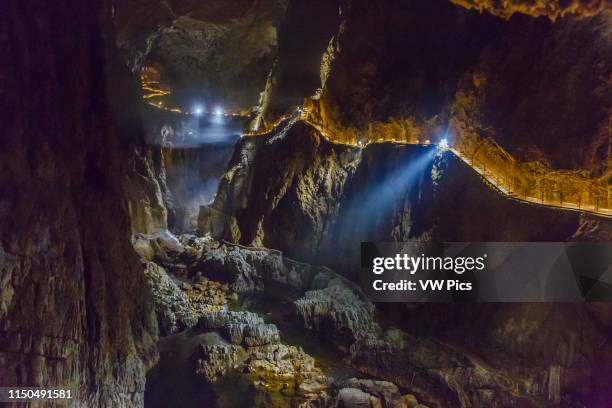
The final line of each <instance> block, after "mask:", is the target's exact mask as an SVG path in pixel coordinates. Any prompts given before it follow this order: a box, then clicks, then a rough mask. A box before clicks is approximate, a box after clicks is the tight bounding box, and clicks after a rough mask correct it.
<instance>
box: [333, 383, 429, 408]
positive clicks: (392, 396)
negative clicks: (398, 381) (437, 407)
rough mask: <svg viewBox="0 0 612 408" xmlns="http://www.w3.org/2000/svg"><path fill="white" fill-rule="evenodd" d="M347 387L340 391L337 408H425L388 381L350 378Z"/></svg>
mask: <svg viewBox="0 0 612 408" xmlns="http://www.w3.org/2000/svg"><path fill="white" fill-rule="evenodd" d="M347 385H348V387H345V388H342V389H340V391H338V396H337V400H338V402H337V406H338V408H363V407H372V408H375V407H381V408H382V407H385V408H387V407H388V408H427V406H425V405H422V404H419V402H418V400H417V399H416V397H415V396H414V395H411V394H406V395H402V394H401V393H400V391H399V389H398V388H397V386H396V385H395V384H393V383H390V382H388V381H376V380H368V379H358V378H351V379H349V381H348V384H347Z"/></svg>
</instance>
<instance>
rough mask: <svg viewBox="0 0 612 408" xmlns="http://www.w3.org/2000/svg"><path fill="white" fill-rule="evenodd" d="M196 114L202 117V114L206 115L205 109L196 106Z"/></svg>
mask: <svg viewBox="0 0 612 408" xmlns="http://www.w3.org/2000/svg"><path fill="white" fill-rule="evenodd" d="M194 113H195V114H196V115H198V116H200V115H201V114H202V113H204V109H202V107H201V106H196V108H195V109H194Z"/></svg>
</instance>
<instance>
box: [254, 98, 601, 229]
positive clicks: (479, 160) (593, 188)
mask: <svg viewBox="0 0 612 408" xmlns="http://www.w3.org/2000/svg"><path fill="white" fill-rule="evenodd" d="M296 113H299V114H300V120H301V121H303V122H305V123H308V124H309V125H310V126H312V127H313V128H315V129H317V131H319V132H320V133H321V135H323V136H324V137H325V138H326V139H328V140H329V141H331V142H333V143H338V141H337V140H338V138H335V137H333V135H330V134H329V133H328V132H326V131H325V129H323V127H322V126H320V125H319V124H317V123H314V122H313V121H312V120H311V115H309V112H308V111H307V110H306V109H305V108H303V107H300V108H298V109H297V111H296ZM291 116H292V115H286V116H283V117H281V118H279V119H278V120H277V121H276V122H275V123H274V124H272V125H271V126H269V127H267V128H266V129H263V130H260V131H257V132H249V133H244V134H243V136H263V135H267V134H270V133H272V132H274V131H276V130H277V128H279V127H280V126H281V125H283V124H286V122H287V121H288V120H289V118H290V117H291ZM456 133H457V134H456V135H454V138H453V141H452V146H451V147H450V148H449V149H448V150H449V151H451V152H452V153H453V154H455V156H457V157H458V158H460V159H461V160H462V161H463V162H465V163H466V164H467V165H468V166H470V167H471V168H472V169H474V171H476V172H477V173H478V174H479V175H480V176H481V178H482V180H483V181H484V182H485V183H486V184H487V185H488V186H489V187H490V188H492V189H494V190H495V191H497V192H499V193H501V194H502V195H504V196H505V197H507V198H510V199H514V200H517V201H520V202H523V203H528V204H532V205H539V206H545V207H550V208H557V209H560V210H567V211H578V212H583V213H589V214H593V215H597V216H601V217H607V218H612V186H611V185H610V184H609V183H608V181H607V180H606V179H605V178H603V177H602V178H599V179H594V178H590V177H589V176H588V175H586V174H585V172H581V171H569V170H554V169H551V168H549V167H546V166H545V165H543V164H542V163H538V162H519V161H517V160H516V159H515V158H514V157H513V156H512V155H510V154H509V153H508V152H507V151H506V150H504V149H503V148H502V147H501V146H499V145H497V144H496V143H495V142H494V141H492V140H488V139H485V138H482V137H479V136H478V135H476V134H474V133H468V132H462V131H458V132H456ZM379 142H393V143H397V144H425V145H426V144H432V143H420V142H406V141H396V140H383V139H381V138H379V139H378V140H376V143H379ZM428 142H429V141H428ZM340 143H343V144H348V145H352V146H359V147H364V145H365V144H367V143H370V142H363V141H358V142H357V143H356V144H352V143H346V142H340Z"/></svg>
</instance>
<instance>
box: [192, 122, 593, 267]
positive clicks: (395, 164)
mask: <svg viewBox="0 0 612 408" xmlns="http://www.w3.org/2000/svg"><path fill="white" fill-rule="evenodd" d="M211 211H212V213H211ZM200 214H201V220H200V231H201V232H202V233H203V232H207V231H209V230H215V231H216V232H217V233H218V234H220V235H219V237H220V238H225V239H230V240H233V241H236V242H240V243H242V244H245V245H260V246H266V247H270V248H275V249H279V250H282V251H283V252H284V253H286V254H287V255H288V256H290V257H293V258H296V259H299V260H303V261H307V262H313V263H326V264H328V265H330V266H332V267H334V268H336V269H337V270H339V271H342V272H344V273H346V274H349V275H350V274H351V273H352V271H353V270H355V269H356V268H358V266H359V259H360V258H359V256H358V251H359V248H360V242H362V241H405V240H410V239H435V240H440V241H461V240H466V241H547V240H549V241H563V240H566V239H568V238H569V237H571V236H572V234H573V233H574V232H576V230H577V229H578V228H579V225H580V223H581V217H580V215H579V214H578V213H573V212H567V211H558V210H554V209H548V208H544V207H538V206H531V205H526V204H523V203H520V202H517V201H513V200H509V199H507V198H506V197H504V196H503V195H501V194H499V193H498V192H496V191H495V190H493V189H491V188H490V187H489V186H487V185H486V184H485V183H484V182H483V181H482V180H481V178H480V177H479V176H478V175H477V173H475V172H474V171H473V170H472V169H471V168H469V167H468V166H467V165H465V164H464V163H463V162H462V161H460V160H458V159H457V158H456V157H454V156H453V155H452V154H450V153H449V152H446V153H445V154H443V155H439V154H438V151H437V150H436V148H435V147H433V146H428V147H423V146H413V145H395V144H392V143H382V144H372V145H369V146H367V147H366V148H364V149H361V148H356V147H351V146H347V145H343V144H336V143H333V142H330V141H328V140H327V139H326V138H324V137H323V136H322V135H321V134H320V133H319V132H318V131H317V130H316V129H314V128H312V127H311V126H309V125H308V124H305V123H303V122H298V123H297V124H295V125H294V126H293V127H291V128H290V129H288V130H287V131H286V133H285V134H284V136H283V135H281V134H271V135H269V136H265V137H246V138H243V139H241V140H240V142H239V143H238V145H237V146H236V150H235V152H234V156H233V158H232V159H231V160H230V163H229V165H228V170H227V171H226V173H225V175H224V176H223V178H222V180H221V184H220V186H219V190H218V193H217V195H216V197H215V200H214V202H213V203H212V204H211V205H210V206H209V207H203V210H201V211H200ZM220 214H222V215H225V216H229V217H230V221H228V220H227V218H225V217H223V216H222V215H220ZM214 215H216V216H217V217H218V218H219V219H223V221H222V222H223V223H228V222H229V223H230V224H233V223H235V228H234V229H233V230H227V229H223V228H220V227H219V226H216V227H214V226H213V224H215V223H211V219H210V218H211V217H213V216H214ZM217 224H218V222H217Z"/></svg>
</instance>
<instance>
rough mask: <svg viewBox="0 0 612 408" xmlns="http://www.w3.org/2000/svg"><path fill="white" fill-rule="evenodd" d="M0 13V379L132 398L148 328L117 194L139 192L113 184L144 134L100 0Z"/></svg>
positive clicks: (137, 400) (122, 178) (16, 4)
mask: <svg viewBox="0 0 612 408" xmlns="http://www.w3.org/2000/svg"><path fill="white" fill-rule="evenodd" d="M2 9H3V11H2V13H0V22H1V23H0V26H1V27H2V28H1V29H0V30H2V35H0V43H1V46H0V49H1V51H0V53H1V59H2V61H7V62H8V61H10V63H8V64H3V68H2V74H1V75H0V78H1V79H0V87H1V89H2V94H3V98H2V109H1V110H0V116H1V118H2V119H1V121H2V124H3V127H5V129H6V132H5V134H4V135H3V137H2V138H1V140H0V163H2V171H1V172H0V185H2V194H1V196H2V198H1V201H2V205H0V282H1V283H0V305H1V306H0V361H1V364H0V365H1V366H2V369H1V370H0V382H1V383H2V385H3V386H16V385H20V386H44V387H56V388H65V387H71V388H72V389H73V390H74V391H73V392H74V395H75V398H76V399H77V400H78V401H79V404H81V405H83V406H92V407H93V406H96V407H106V406H108V407H111V406H124V407H129V406H141V405H142V403H143V391H144V386H145V372H146V370H147V368H149V367H150V366H151V365H153V363H154V362H155V360H156V358H157V349H156V340H157V324H156V321H155V316H154V314H153V304H152V301H151V297H150V296H149V294H148V292H147V289H146V281H145V275H144V273H143V270H142V267H141V265H140V263H139V260H138V257H137V255H136V254H135V253H134V250H133V249H132V246H131V243H130V235H131V222H130V214H129V211H128V201H129V200H133V201H132V202H138V201H139V200H140V199H144V197H142V196H141V197H140V198H137V197H130V196H129V195H130V194H136V193H138V194H139V192H142V190H141V189H132V190H130V189H128V188H127V187H126V184H125V182H126V179H131V180H137V179H139V178H142V177H145V176H146V173H145V172H143V171H134V166H136V165H138V163H139V162H140V158H138V157H136V156H135V150H137V149H138V148H139V147H140V146H142V143H141V142H142V141H144V134H143V132H142V128H141V127H140V123H139V118H138V101H139V99H138V96H137V95H138V93H137V92H138V85H137V84H136V83H135V82H132V81H131V78H130V76H129V73H128V72H127V71H125V70H124V69H123V68H122V66H121V64H120V63H119V58H118V56H117V55H116V49H115V43H114V35H113V29H112V20H111V17H112V16H111V7H110V3H107V2H99V1H90V2H87V3H84V2H80V1H68V2H64V3H61V4H59V3H49V2H40V1H26V2H24V1H8V2H4V3H3V5H2ZM147 188H148V187H145V188H144V189H145V190H146V189H147ZM142 213H144V211H143V212H142ZM132 214H134V213H132ZM141 220H142V219H141ZM147 223H148V222H147V221H144V220H143V222H142V225H146V224H147Z"/></svg>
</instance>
